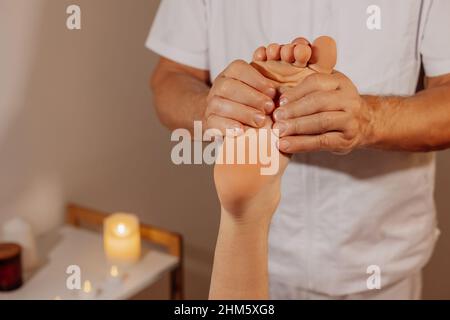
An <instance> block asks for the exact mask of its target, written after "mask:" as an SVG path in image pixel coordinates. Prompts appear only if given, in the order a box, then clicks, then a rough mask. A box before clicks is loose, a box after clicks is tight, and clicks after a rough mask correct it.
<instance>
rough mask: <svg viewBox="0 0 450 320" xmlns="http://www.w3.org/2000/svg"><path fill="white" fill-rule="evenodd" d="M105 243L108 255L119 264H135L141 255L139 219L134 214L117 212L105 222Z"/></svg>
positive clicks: (109, 258)
mask: <svg viewBox="0 0 450 320" xmlns="http://www.w3.org/2000/svg"><path fill="white" fill-rule="evenodd" d="M103 243H104V249H105V254H106V257H107V258H108V260H109V261H110V262H112V263H113V264H115V265H118V266H124V265H125V266H126V265H130V264H133V263H135V262H137V261H138V260H139V257H140V255H141V234H140V231H139V220H138V218H137V217H136V216H135V215H133V214H127V213H116V214H113V215H111V216H109V217H107V218H106V219H105V221H104V224H103Z"/></svg>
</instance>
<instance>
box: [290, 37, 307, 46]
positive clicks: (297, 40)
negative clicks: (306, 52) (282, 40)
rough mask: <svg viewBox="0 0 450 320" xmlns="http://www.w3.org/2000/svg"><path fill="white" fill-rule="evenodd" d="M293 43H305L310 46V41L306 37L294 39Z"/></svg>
mask: <svg viewBox="0 0 450 320" xmlns="http://www.w3.org/2000/svg"><path fill="white" fill-rule="evenodd" d="M292 43H293V44H304V45H305V46H309V45H310V43H309V41H308V40H307V39H306V38H303V37H298V38H295V39H294V40H293V41H292Z"/></svg>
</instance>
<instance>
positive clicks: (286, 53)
mask: <svg viewBox="0 0 450 320" xmlns="http://www.w3.org/2000/svg"><path fill="white" fill-rule="evenodd" d="M294 48H295V44H286V45H284V46H282V47H281V50H280V56H281V60H283V61H285V62H288V63H293V62H294V61H295V57H294Z"/></svg>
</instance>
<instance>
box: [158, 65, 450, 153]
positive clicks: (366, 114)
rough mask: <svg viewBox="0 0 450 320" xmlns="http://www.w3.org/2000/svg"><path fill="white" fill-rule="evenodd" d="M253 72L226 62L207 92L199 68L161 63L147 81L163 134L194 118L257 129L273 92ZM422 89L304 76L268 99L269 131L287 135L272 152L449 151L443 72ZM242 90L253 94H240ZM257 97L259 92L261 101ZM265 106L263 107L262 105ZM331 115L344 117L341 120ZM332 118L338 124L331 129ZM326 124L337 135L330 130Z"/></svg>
mask: <svg viewBox="0 0 450 320" xmlns="http://www.w3.org/2000/svg"><path fill="white" fill-rule="evenodd" d="M250 70H252V71H250ZM254 70H255V69H254V68H253V67H252V66H251V65H249V64H248V63H246V62H244V61H242V60H237V61H234V62H232V63H230V65H229V66H228V67H227V68H226V69H225V70H224V72H222V74H221V76H219V77H218V78H217V79H216V80H215V81H214V83H213V87H214V88H211V83H210V79H209V72H208V71H207V70H200V69H196V68H192V67H188V66H185V65H182V64H179V63H177V62H174V61H171V60H168V59H165V58H161V59H160V61H159V63H158V65H157V67H156V69H155V72H154V73H153V75H152V78H151V82H150V83H151V88H152V90H153V93H154V106H155V109H156V112H157V114H158V116H159V118H160V120H161V122H162V123H163V124H164V125H165V126H166V127H167V128H169V129H176V128H186V129H189V130H193V124H194V120H201V121H203V123H204V124H205V125H204V126H203V127H204V128H207V127H217V128H222V129H223V128H230V129H232V128H234V127H236V128H238V130H240V131H241V132H244V131H243V129H244V128H245V127H249V126H252V125H251V124H252V123H253V124H255V127H261V126H263V125H264V123H265V122H264V121H263V122H262V124H261V125H260V126H258V125H256V123H255V119H256V118H257V117H258V116H260V114H262V111H261V110H262V109H264V110H265V112H264V114H265V117H266V116H267V115H270V114H271V113H272V111H273V110H274V108H275V106H274V104H271V103H270V102H269V100H270V101H272V102H273V100H271V99H272V97H275V95H276V90H275V88H274V86H273V83H272V82H271V81H270V80H269V79H266V78H265V77H264V76H263V75H261V74H260V73H259V72H256V73H255V72H253V71H254ZM247 71H249V72H248V73H247ZM230 74H232V75H234V76H235V78H230ZM244 75H245V77H244ZM230 79H233V80H237V81H230ZM256 82H257V83H261V84H262V85H261V86H260V87H259V86H258V85H257V84H255V83H256ZM248 83H253V86H252V85H250V84H248ZM425 85H426V86H425V87H426V88H425V90H423V91H421V92H419V93H417V94H416V95H413V96H410V97H384V96H364V95H360V94H359V93H358V90H357V89H356V87H355V85H354V84H353V83H352V82H351V80H350V79H348V78H347V77H346V76H345V75H344V74H342V73H339V72H337V71H335V72H333V73H332V74H329V75H328V74H317V73H316V74H312V75H311V76H309V77H307V78H306V79H305V80H304V81H303V83H302V85H301V86H296V87H293V88H290V89H289V90H288V91H286V92H284V93H283V94H282V95H281V96H280V97H279V99H278V98H277V99H276V100H275V102H276V103H277V104H279V105H280V107H279V108H277V110H276V111H275V112H274V113H273V117H274V118H275V122H276V124H275V125H274V127H275V128H277V127H278V128H279V127H280V126H281V125H282V124H283V125H285V126H286V127H288V130H289V132H292V133H291V134H289V135H286V136H284V137H282V138H281V140H280V150H282V151H283V152H286V153H297V152H310V151H330V152H337V153H348V152H350V151H352V150H353V149H356V148H375V149H383V150H394V151H422V152H426V151H434V150H443V149H446V148H448V147H449V146H450V112H449V110H450V74H446V75H442V76H438V77H431V78H430V77H427V78H426V79H425ZM246 86H250V87H252V88H253V89H254V90H250V91H249V90H240V89H241V88H243V87H246ZM224 87H225V88H224ZM256 87H259V88H260V89H255V88H256ZM272 90H275V91H272ZM255 91H256V93H255ZM219 92H221V93H222V95H219V94H218V93H219ZM237 92H238V93H237ZM258 93H262V94H263V99H262V98H261V96H260V95H259V94H258ZM237 96H238V97H237ZM214 97H220V98H221V99H213V98H214ZM236 97H237V98H236ZM258 97H259V98H258ZM233 99H235V100H239V101H247V104H249V105H258V106H260V109H258V108H254V107H250V109H248V108H245V107H246V106H249V105H245V104H243V103H239V102H237V103H234V102H235V101H234V100H233ZM258 99H261V100H258ZM214 100H215V101H214ZM262 100H264V102H262ZM266 102H267V110H266V109H265V108H264V107H263V106H262V104H264V105H265V103H266ZM260 104H261V105H260ZM269 105H270V107H269ZM431 105H432V106H433V108H430V106H431ZM244 109H245V110H244ZM246 111H247V112H246ZM334 112H336V113H334ZM341 112H343V113H344V114H342V113H341ZM339 118H345V119H346V123H344V122H345V121H342V119H341V120H339ZM336 121H339V123H340V125H332V123H335V122H336ZM207 123H209V124H208V125H207ZM249 124H250V125H249ZM305 124H306V125H307V126H308V127H309V129H308V131H313V132H319V133H316V134H308V135H306V134H305V133H304V131H303V129H302V128H303V127H304V126H303V125H305ZM332 126H334V127H338V130H330V129H329V128H330V127H332Z"/></svg>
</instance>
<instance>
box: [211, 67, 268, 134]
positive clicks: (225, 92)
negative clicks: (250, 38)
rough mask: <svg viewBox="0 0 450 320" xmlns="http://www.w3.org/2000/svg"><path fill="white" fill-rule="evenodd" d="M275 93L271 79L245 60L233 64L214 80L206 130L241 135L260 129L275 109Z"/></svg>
mask: <svg viewBox="0 0 450 320" xmlns="http://www.w3.org/2000/svg"><path fill="white" fill-rule="evenodd" d="M275 95H276V90H275V88H274V86H273V84H272V83H271V82H270V80H268V79H266V78H265V77H264V76H262V75H261V74H260V73H259V72H258V71H256V69H254V68H253V67H252V66H251V65H250V64H248V63H246V62H245V61H243V60H236V61H233V62H232V63H231V64H230V65H229V66H228V67H227V68H226V69H225V70H224V71H223V72H222V73H221V74H220V75H219V76H218V77H217V78H216V79H215V81H214V83H213V85H212V88H211V90H210V92H209V94H208V97H207V107H206V111H205V116H204V123H206V129H208V128H214V129H219V130H220V131H221V132H222V134H225V132H226V129H232V130H233V131H234V133H236V134H241V133H243V130H244V129H245V127H254V128H260V127H262V126H264V124H265V123H266V117H267V115H270V114H271V113H272V112H273V110H274V109H275V104H274V102H273V99H274V98H275Z"/></svg>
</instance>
